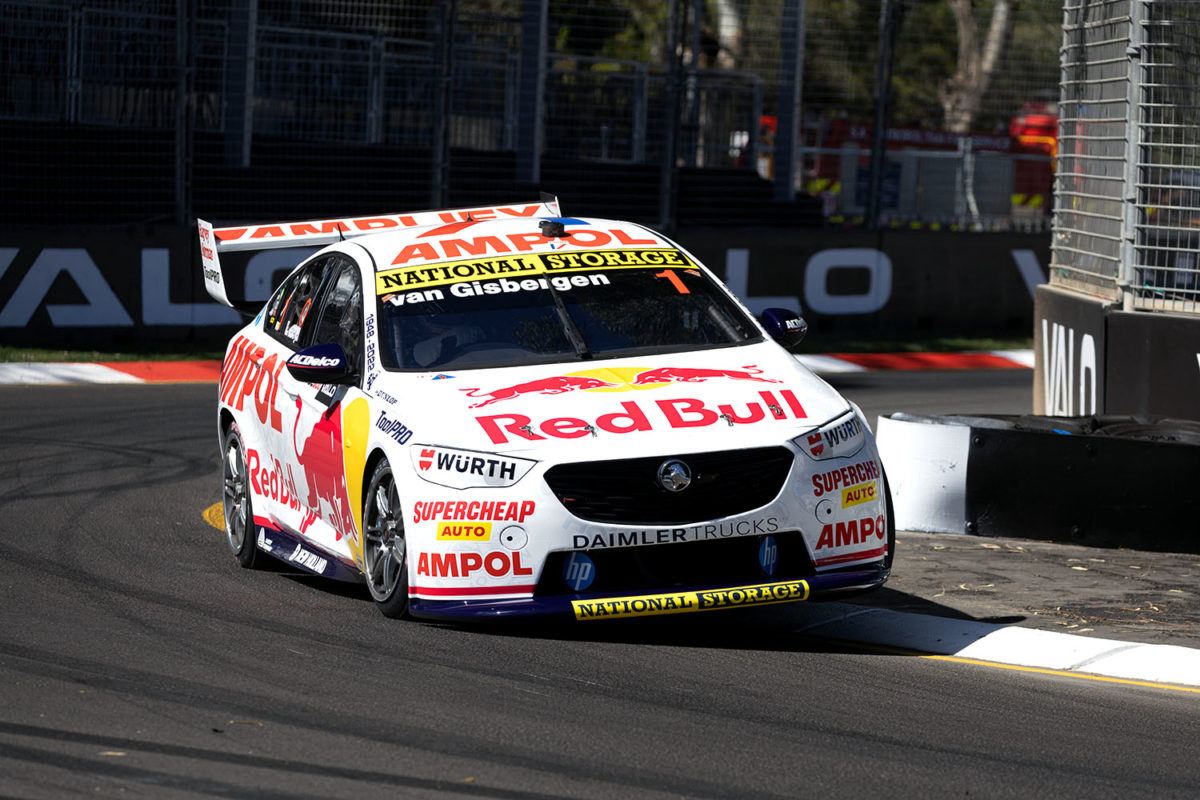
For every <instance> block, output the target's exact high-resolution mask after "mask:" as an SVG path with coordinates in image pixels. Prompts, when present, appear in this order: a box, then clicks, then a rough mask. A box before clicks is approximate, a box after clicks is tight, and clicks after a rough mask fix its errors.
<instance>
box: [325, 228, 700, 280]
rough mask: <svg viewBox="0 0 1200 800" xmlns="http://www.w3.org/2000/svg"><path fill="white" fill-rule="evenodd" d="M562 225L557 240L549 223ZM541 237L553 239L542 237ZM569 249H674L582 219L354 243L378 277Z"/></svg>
mask: <svg viewBox="0 0 1200 800" xmlns="http://www.w3.org/2000/svg"><path fill="white" fill-rule="evenodd" d="M556 222H557V223H561V224H562V229H561V234H560V235H559V236H557V237H556V236H553V234H554V232H555V231H554V229H553V228H551V227H549V226H547V223H556ZM543 231H546V232H549V233H551V234H552V235H551V236H549V237H548V236H546V235H545V234H544V233H543ZM555 239H559V240H560V241H561V244H559V245H558V246H552V248H551V249H559V248H560V247H571V246H572V245H575V246H576V247H579V248H588V249H597V250H617V249H639V248H664V247H671V248H674V247H677V245H676V244H675V243H674V242H672V241H671V240H669V239H667V238H665V237H663V236H661V235H660V234H658V233H655V232H654V231H652V230H650V229H649V228H646V227H644V226H642V225H638V224H636V223H632V222H624V221H619V220H609V219H599V218H580V217H529V218H524V219H492V220H478V221H466V222H452V223H448V224H445V225H439V226H433V227H425V228H403V229H389V230H386V231H381V232H379V233H375V234H371V235H369V236H359V237H357V238H355V239H353V240H348V241H353V242H354V243H355V244H357V245H359V246H361V247H362V248H363V249H364V250H366V251H367V252H368V253H370V255H371V258H372V260H373V261H374V262H375V269H376V271H377V272H382V271H385V270H393V269H399V268H404V267H417V266H421V265H423V264H435V263H439V262H445V261H465V260H472V259H480V258H489V257H495V256H511V255H521V254H523V253H532V252H542V253H544V252H546V249H545V248H546V245H547V243H550V242H553V241H554V240H555Z"/></svg>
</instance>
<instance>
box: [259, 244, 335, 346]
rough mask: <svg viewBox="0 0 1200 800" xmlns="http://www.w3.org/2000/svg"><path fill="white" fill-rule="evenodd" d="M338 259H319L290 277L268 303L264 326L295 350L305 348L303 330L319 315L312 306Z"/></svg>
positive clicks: (267, 330)
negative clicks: (326, 275) (327, 273)
mask: <svg viewBox="0 0 1200 800" xmlns="http://www.w3.org/2000/svg"><path fill="white" fill-rule="evenodd" d="M340 260H341V259H336V258H319V259H317V260H315V261H313V262H311V263H309V264H306V265H305V266H303V267H302V268H300V270H299V271H297V272H295V273H294V274H292V275H291V276H289V277H288V279H287V280H285V281H284V282H283V284H282V285H281V286H280V287H279V289H277V290H276V292H275V296H274V297H272V298H271V302H270V303H269V304H268V306H267V316H266V319H265V320H264V324H263V327H264V329H265V330H266V332H267V333H268V334H270V335H271V336H272V337H273V338H275V339H278V340H279V341H280V342H282V343H283V344H284V345H286V346H287V347H289V348H291V349H292V350H298V349H300V348H301V347H304V346H305V344H306V340H305V337H304V333H305V331H306V330H311V329H312V327H313V325H312V321H313V320H314V319H315V318H316V313H315V311H314V309H313V306H314V305H315V304H316V303H317V301H318V299H319V297H320V294H319V293H320V289H321V284H322V278H324V276H325V273H326V271H327V270H328V269H329V267H330V266H331V263H330V262H334V261H340Z"/></svg>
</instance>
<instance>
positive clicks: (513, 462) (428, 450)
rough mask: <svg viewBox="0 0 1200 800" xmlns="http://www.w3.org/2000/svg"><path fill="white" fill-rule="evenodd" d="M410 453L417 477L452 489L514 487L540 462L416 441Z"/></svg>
mask: <svg viewBox="0 0 1200 800" xmlns="http://www.w3.org/2000/svg"><path fill="white" fill-rule="evenodd" d="M410 452H411V453H412V462H413V467H414V468H415V469H416V471H417V476H418V477H420V478H422V479H423V480H426V481H429V482H430V483H434V484H437V485H438V486H445V487H448V488H450V489H487V488H493V487H506V486H513V485H515V484H516V483H517V482H518V481H520V480H521V479H522V478H524V477H525V475H526V474H528V472H529V470H531V469H533V467H534V465H535V464H537V462H536V461H534V460H532V459H529V458H517V457H515V456H502V455H498V454H496V453H485V452H480V451H476V450H460V449H457V448H454V447H439V446H438V445H432V444H414V445H412V447H411V449H410Z"/></svg>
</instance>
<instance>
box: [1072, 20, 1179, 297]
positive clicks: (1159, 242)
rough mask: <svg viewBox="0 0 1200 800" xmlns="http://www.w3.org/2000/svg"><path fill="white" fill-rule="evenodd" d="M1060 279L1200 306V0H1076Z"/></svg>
mask: <svg viewBox="0 0 1200 800" xmlns="http://www.w3.org/2000/svg"><path fill="white" fill-rule="evenodd" d="M1063 43H1064V47H1063V54H1064V55H1063V80H1062V100H1061V102H1060V104H1059V107H1060V109H1062V130H1061V148H1060V164H1059V172H1058V176H1057V191H1056V194H1057V198H1058V200H1057V207H1056V209H1055V216H1054V245H1053V251H1052V277H1051V282H1052V283H1056V284H1060V285H1063V286H1067V287H1071V288H1077V289H1082V290H1083V291H1086V292H1089V293H1091V294H1095V295H1098V296H1101V297H1105V298H1107V299H1110V300H1114V301H1121V303H1122V305H1123V306H1124V307H1125V308H1126V309H1156V310H1171V311H1185V312H1197V311H1200V264H1198V263H1197V254H1198V253H1200V6H1198V5H1197V4H1196V3H1192V2H1184V1H1183V0H1067V3H1066V9H1065V24H1064V38H1063Z"/></svg>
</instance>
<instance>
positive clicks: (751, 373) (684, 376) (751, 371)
mask: <svg viewBox="0 0 1200 800" xmlns="http://www.w3.org/2000/svg"><path fill="white" fill-rule="evenodd" d="M760 374H762V370H761V369H759V368H758V367H755V366H753V365H750V366H746V367H743V368H742V369H704V368H693V367H659V368H658V369H650V370H646V371H645V372H643V373H641V374H640V375H638V376H637V377H636V378H634V379H633V385H634V386H645V385H646V384H648V383H700V382H701V381H706V380H708V379H709V378H732V379H733V380H735V381H759V382H760V383H780V381H777V380H775V379H774V378H760V377H758V376H759V375H760Z"/></svg>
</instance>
